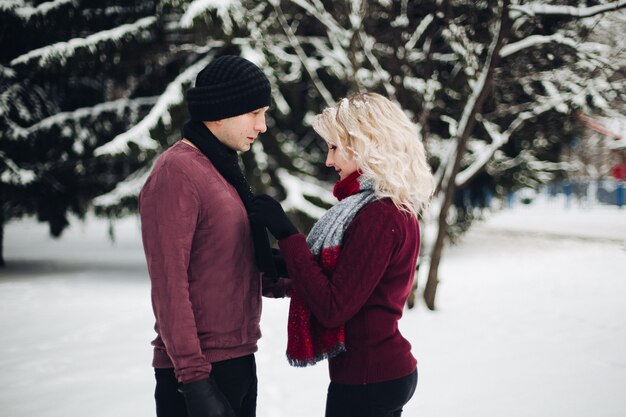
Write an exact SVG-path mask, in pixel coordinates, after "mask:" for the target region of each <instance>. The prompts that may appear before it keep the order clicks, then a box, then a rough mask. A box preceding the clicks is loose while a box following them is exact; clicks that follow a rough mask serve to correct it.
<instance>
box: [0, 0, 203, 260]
mask: <svg viewBox="0 0 626 417" xmlns="http://www.w3.org/2000/svg"><path fill="white" fill-rule="evenodd" d="M170 9H171V8H170ZM168 10H169V9H167V8H164V7H161V6H160V5H159V2H158V1H152V0H147V1H142V2H126V1H121V0H118V1H102V0H89V1H87V0H85V1H80V0H55V1H46V2H42V1H22V0H17V1H6V0H2V1H0V27H1V28H2V30H1V33H0V201H1V203H2V207H1V210H0V230H2V226H3V225H4V224H5V223H6V222H8V221H10V220H11V219H15V218H19V217H22V216H24V215H36V216H37V218H38V219H39V220H40V221H44V222H47V223H48V224H49V226H50V232H51V234H52V235H53V236H59V235H60V234H61V232H62V231H63V229H64V228H65V227H66V226H67V224H68V220H67V215H68V213H74V214H76V215H78V216H79V217H81V216H83V215H84V214H85V212H86V210H87V209H88V207H89V203H90V201H91V200H92V199H93V198H94V197H96V196H98V195H101V194H103V193H106V192H108V191H110V190H111V189H113V188H114V187H115V186H116V184H117V183H118V182H119V181H121V180H124V179H125V178H127V177H128V176H129V175H130V174H132V173H133V172H136V171H137V169H139V168H141V167H143V166H144V165H145V158H146V152H150V151H149V150H147V151H146V150H144V149H141V150H139V147H135V148H133V149H132V151H130V152H129V153H127V154H126V155H124V156H123V157H117V156H115V155H95V154H94V150H95V149H97V148H98V147H100V146H102V145H104V144H106V143H108V142H109V141H110V140H112V139H113V138H114V137H116V136H117V135H119V134H120V133H123V132H126V131H128V130H129V129H130V128H131V127H133V126H135V125H137V124H138V123H139V122H140V121H141V120H142V119H143V118H144V117H145V115H146V114H147V113H148V111H149V110H150V109H151V108H153V107H154V105H155V104H156V103H157V98H158V97H159V96H160V95H161V94H162V92H163V90H162V86H163V84H164V83H165V82H167V80H171V79H173V78H175V77H176V76H177V75H178V73H179V72H180V71H181V68H182V67H183V66H185V65H186V64H187V60H189V59H193V56H192V55H190V54H189V53H187V52H185V53H183V54H181V53H180V51H176V50H175V49H173V48H171V47H172V45H175V44H177V43H183V42H184V36H183V34H176V33H171V32H168V29H167V17H168V14H167V13H168ZM155 137H157V138H158V137H160V138H161V139H163V136H162V135H161V136H160V134H158V133H157V135H156V136H155ZM1 237H2V234H1V233H0V238H1ZM0 263H3V257H2V251H1V250H0Z"/></svg>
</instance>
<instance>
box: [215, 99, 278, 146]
mask: <svg viewBox="0 0 626 417" xmlns="http://www.w3.org/2000/svg"><path fill="white" fill-rule="evenodd" d="M268 109H269V107H262V108H260V109H256V110H254V111H251V112H250V113H244V114H240V115H239V116H234V117H229V118H228V119H222V120H219V121H218V122H217V124H218V128H217V129H214V130H212V132H213V134H214V135H215V136H216V137H217V138H218V139H219V141H220V142H222V143H223V144H224V145H226V146H228V147H229V148H231V149H233V150H235V151H241V152H246V151H248V150H250V146H252V142H254V140H255V139H256V138H257V136H258V135H259V133H263V132H265V131H266V130H267V126H266V124H265V113H266V112H267V110H268Z"/></svg>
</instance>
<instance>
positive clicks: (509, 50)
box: [500, 33, 578, 58]
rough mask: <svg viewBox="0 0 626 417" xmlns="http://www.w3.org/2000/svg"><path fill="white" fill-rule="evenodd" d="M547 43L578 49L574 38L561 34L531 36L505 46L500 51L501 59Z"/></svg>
mask: <svg viewBox="0 0 626 417" xmlns="http://www.w3.org/2000/svg"><path fill="white" fill-rule="evenodd" d="M547 43H558V44H561V45H566V46H569V47H571V48H574V49H576V48H578V44H577V43H576V41H575V40H573V39H572V38H568V37H565V36H563V35H561V34H560V33H555V34H553V35H549V36H543V35H531V36H528V37H526V38H524V39H522V40H519V41H517V42H513V43H510V44H508V45H504V46H503V47H502V49H500V57H501V58H505V57H508V56H511V55H513V54H516V53H518V52H519V51H521V50H523V49H527V48H531V47H534V46H539V45H545V44H547Z"/></svg>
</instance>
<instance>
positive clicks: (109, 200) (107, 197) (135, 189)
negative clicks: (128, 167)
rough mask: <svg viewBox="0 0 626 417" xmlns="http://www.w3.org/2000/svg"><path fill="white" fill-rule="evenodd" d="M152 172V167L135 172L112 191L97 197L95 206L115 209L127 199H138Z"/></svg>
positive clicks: (94, 202)
mask: <svg viewBox="0 0 626 417" xmlns="http://www.w3.org/2000/svg"><path fill="white" fill-rule="evenodd" d="M151 170H152V167H151V166H150V167H148V168H146V169H139V170H137V171H135V172H134V173H133V174H131V175H129V176H128V178H126V179H125V180H124V181H122V182H120V183H118V184H117V186H116V187H115V188H114V189H113V190H112V191H109V192H108V193H106V194H103V195H101V196H98V197H96V198H95V199H94V200H93V205H94V206H95V207H101V208H107V207H114V206H116V205H119V204H121V203H122V201H123V200H124V199H126V198H136V197H137V196H138V195H139V191H141V187H143V185H144V184H145V183H146V179H147V178H148V175H150V171H151Z"/></svg>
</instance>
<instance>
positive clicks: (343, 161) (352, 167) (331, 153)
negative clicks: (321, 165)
mask: <svg viewBox="0 0 626 417" xmlns="http://www.w3.org/2000/svg"><path fill="white" fill-rule="evenodd" d="M326 166H327V167H329V168H330V167H333V168H335V171H337V174H339V179H340V180H343V179H345V178H346V177H347V176H348V175H350V174H352V173H353V172H354V171H356V170H357V169H358V167H357V164H356V160H355V159H354V155H353V154H352V153H348V157H346V156H345V155H344V154H343V153H342V152H340V151H339V150H338V149H337V146H336V145H333V144H330V143H329V144H328V155H327V156H326Z"/></svg>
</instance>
